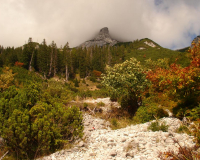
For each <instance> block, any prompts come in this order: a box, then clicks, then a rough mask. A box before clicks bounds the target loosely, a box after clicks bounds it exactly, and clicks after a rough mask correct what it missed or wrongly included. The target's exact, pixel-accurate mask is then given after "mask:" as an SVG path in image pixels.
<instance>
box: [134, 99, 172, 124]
mask: <svg viewBox="0 0 200 160" xmlns="http://www.w3.org/2000/svg"><path fill="white" fill-rule="evenodd" d="M166 116H168V114H167V113H166V112H165V111H164V110H163V109H162V108H159V107H157V104H153V103H151V105H150V106H149V105H148V106H146V105H145V104H144V105H142V106H140V107H139V108H138V110H137V111H136V114H135V116H134V117H133V120H134V121H135V122H136V123H145V122H149V121H151V120H153V119H155V117H157V118H162V117H166Z"/></svg>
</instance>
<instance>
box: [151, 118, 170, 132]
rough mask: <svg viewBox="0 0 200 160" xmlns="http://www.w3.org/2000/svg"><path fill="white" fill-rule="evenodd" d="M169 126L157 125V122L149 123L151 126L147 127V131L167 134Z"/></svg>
mask: <svg viewBox="0 0 200 160" xmlns="http://www.w3.org/2000/svg"><path fill="white" fill-rule="evenodd" d="M168 128H169V126H168V125H166V123H165V122H163V123H161V124H160V123H159V122H158V121H157V120H156V121H155V122H151V124H150V125H149V127H148V130H152V131H153V132H156V131H163V132H167V131H168Z"/></svg>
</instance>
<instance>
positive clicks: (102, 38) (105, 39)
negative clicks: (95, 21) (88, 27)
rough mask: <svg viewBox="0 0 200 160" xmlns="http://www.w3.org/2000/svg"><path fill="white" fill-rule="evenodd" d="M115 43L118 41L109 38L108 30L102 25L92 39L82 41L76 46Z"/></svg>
mask: <svg viewBox="0 0 200 160" xmlns="http://www.w3.org/2000/svg"><path fill="white" fill-rule="evenodd" d="M116 43H118V41H117V40H114V39H112V38H111V36H110V34H109V30H108V28H107V27H104V28H102V29H101V30H100V32H99V34H98V35H97V36H96V37H95V38H94V39H92V40H89V41H86V42H84V43H82V44H81V45H79V46H78V47H82V48H84V47H86V48H88V47H92V46H98V47H101V46H104V45H107V44H108V45H111V46H113V45H115V44H116Z"/></svg>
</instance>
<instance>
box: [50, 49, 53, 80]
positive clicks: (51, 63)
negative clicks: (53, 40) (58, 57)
mask: <svg viewBox="0 0 200 160" xmlns="http://www.w3.org/2000/svg"><path fill="white" fill-rule="evenodd" d="M52 56H53V51H52V52H51V60H50V68H49V77H50V76H51V72H52V62H53V57H52Z"/></svg>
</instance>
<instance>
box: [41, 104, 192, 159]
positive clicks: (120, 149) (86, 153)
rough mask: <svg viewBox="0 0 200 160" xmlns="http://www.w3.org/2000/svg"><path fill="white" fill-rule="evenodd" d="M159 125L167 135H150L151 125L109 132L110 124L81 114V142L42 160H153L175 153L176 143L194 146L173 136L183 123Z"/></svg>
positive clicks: (170, 120) (188, 139)
mask: <svg viewBox="0 0 200 160" xmlns="http://www.w3.org/2000/svg"><path fill="white" fill-rule="evenodd" d="M108 102H109V101H108ZM94 103H95V102H94ZM109 103H110V102H109ZM159 121H160V122H164V121H165V122H166V124H167V125H169V129H168V132H162V131H157V132H152V131H149V130H148V129H147V128H148V126H149V124H150V123H151V122H148V123H144V124H138V125H131V126H127V127H126V128H122V129H118V130H111V129H110V127H109V126H110V124H109V122H106V121H105V120H103V119H100V118H95V117H93V116H91V115H88V114H84V127H85V128H84V133H85V135H84V137H83V140H80V141H79V142H77V144H76V145H75V147H73V148H72V149H68V150H67V149H66V150H61V151H58V152H56V153H53V154H51V155H49V156H46V157H43V158H41V160H91V159H95V160H107V159H113V160H123V159H135V160H146V159H148V160H156V159H159V158H158V154H159V152H166V151H169V150H174V151H177V149H178V147H179V146H178V144H177V143H175V140H178V141H179V144H180V145H181V146H188V147H191V146H193V145H194V142H193V137H191V136H188V135H187V134H178V133H175V131H176V129H177V128H178V127H179V126H180V125H181V123H182V122H181V121H180V120H179V119H176V118H173V117H166V118H162V119H160V120H159Z"/></svg>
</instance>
